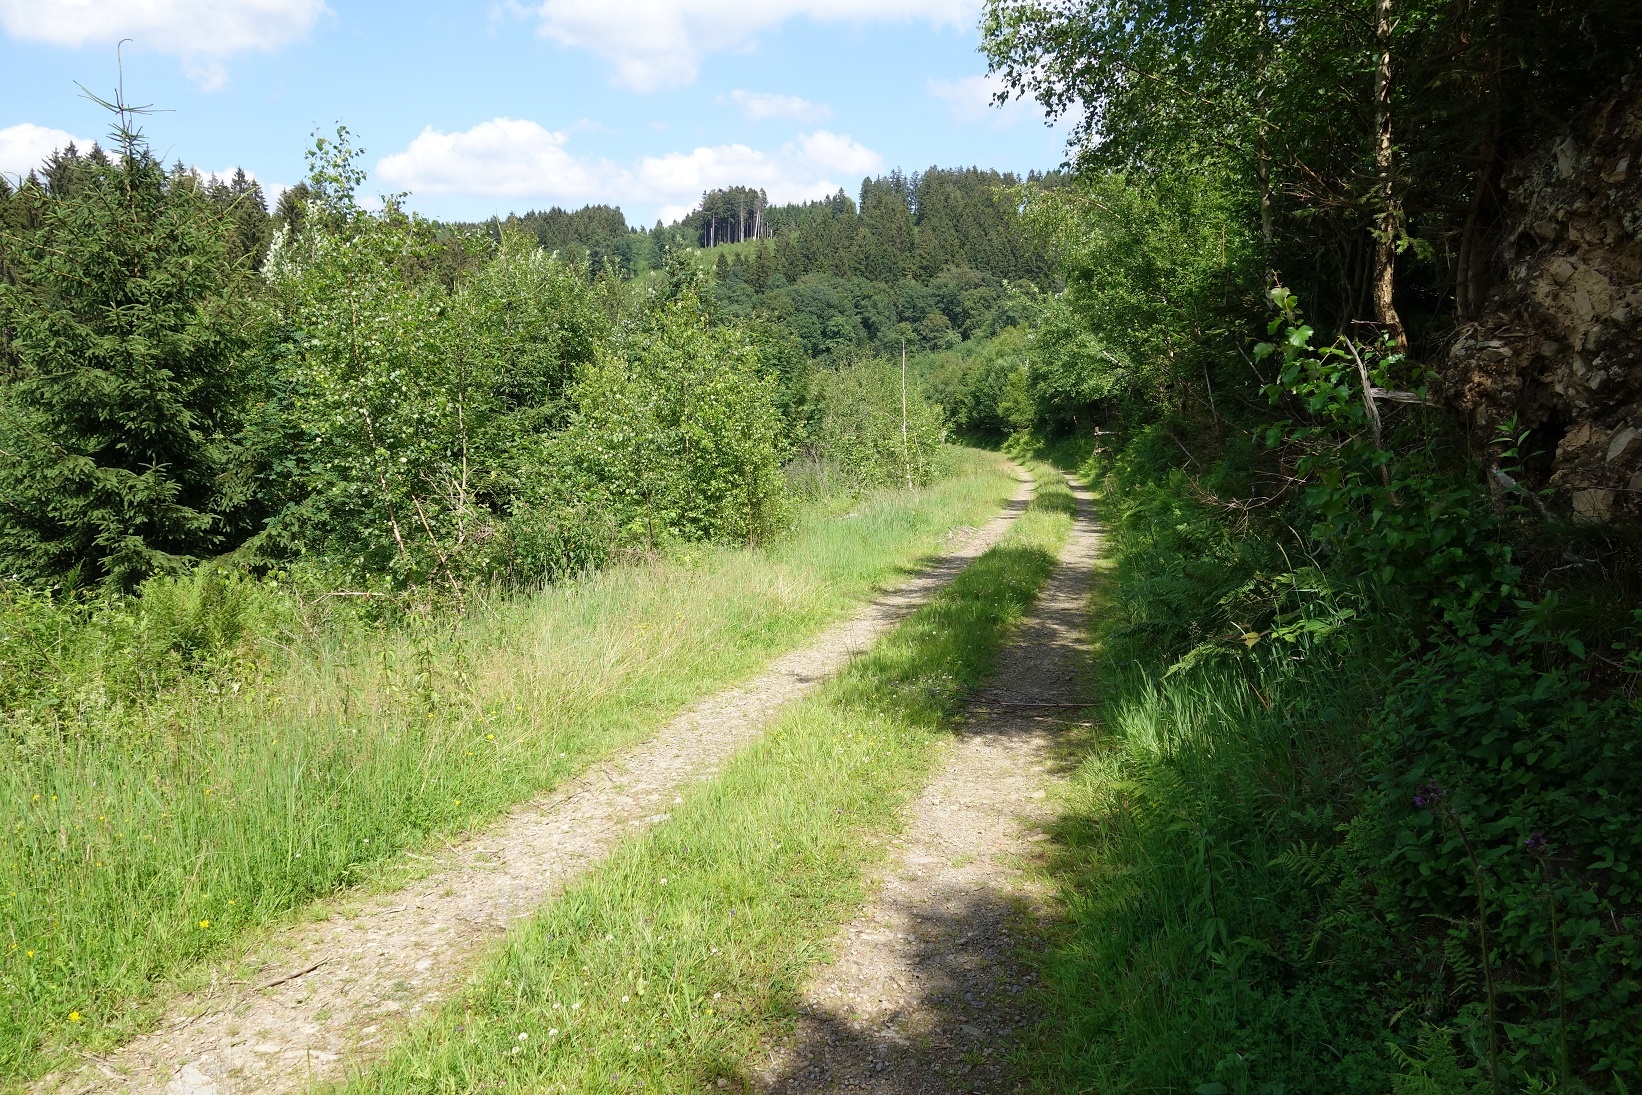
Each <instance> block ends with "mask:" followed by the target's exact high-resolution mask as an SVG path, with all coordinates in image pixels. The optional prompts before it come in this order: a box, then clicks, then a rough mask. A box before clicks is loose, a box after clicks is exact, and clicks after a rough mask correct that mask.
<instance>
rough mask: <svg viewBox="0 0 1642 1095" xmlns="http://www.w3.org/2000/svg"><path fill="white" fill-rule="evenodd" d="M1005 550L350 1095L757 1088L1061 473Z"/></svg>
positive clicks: (1054, 549)
mask: <svg viewBox="0 0 1642 1095" xmlns="http://www.w3.org/2000/svg"><path fill="white" fill-rule="evenodd" d="M1040 491H1041V495H1040V499H1039V501H1038V503H1036V504H1035V505H1034V506H1033V507H1032V509H1031V510H1030V511H1029V512H1028V513H1027V515H1026V516H1024V517H1023V518H1022V519H1021V521H1020V522H1019V523H1018V524H1017V525H1016V526H1015V527H1014V528H1013V529H1012V530H1011V532H1010V533H1009V535H1008V537H1007V538H1006V539H1005V540H1004V541H1003V542H1002V543H1000V544H999V545H998V546H996V547H994V548H993V549H992V550H991V551H989V552H988V553H987V554H986V555H985V556H983V557H982V558H981V559H980V560H978V561H977V562H976V563H974V564H973V565H972V566H970V567H969V568H968V569H967V570H966V571H965V572H964V573H963V574H961V575H960V576H959V577H958V578H957V579H956V580H955V581H954V582H953V583H952V584H951V585H950V586H949V587H948V588H947V589H946V590H945V591H943V592H942V594H941V595H940V596H939V597H937V598H936V599H935V600H934V601H933V602H931V603H930V604H929V605H927V606H925V607H924V608H922V609H920V610H919V611H918V612H917V613H915V614H914V615H913V616H912V617H910V618H909V619H908V620H907V621H905V622H904V623H902V624H901V625H900V626H899V627H898V628H896V630H895V631H893V632H892V633H891V634H890V635H888V636H886V637H885V638H884V639H883V640H882V641H880V642H879V643H878V644H877V645H876V646H875V647H874V649H873V650H872V651H871V652H870V653H869V654H868V655H866V656H865V657H863V658H862V659H860V660H859V661H858V662H856V663H855V664H854V665H852V666H851V667H850V669H848V670H847V671H846V672H844V673H843V674H841V675H840V676H839V677H838V678H836V679H834V680H833V681H831V682H829V683H828V684H827V685H825V686H824V687H823V688H822V689H821V690H820V691H819V692H818V693H817V694H816V695H815V696H813V697H811V698H809V699H807V700H804V701H801V702H799V703H798V704H796V705H795V706H794V707H793V709H792V710H790V711H789V712H788V713H787V714H786V715H785V716H784V717H782V718H781V719H780V720H779V721H778V723H777V725H776V726H774V727H773V728H772V729H771V731H770V732H769V733H768V734H767V735H765V736H764V737H763V738H761V739H760V740H759V741H758V742H756V743H755V744H754V745H752V746H750V747H749V748H747V749H746V750H745V751H744V752H742V753H741V754H740V755H738V756H737V757H736V759H735V760H734V761H732V762H731V763H730V764H729V765H728V766H727V767H726V769H725V771H724V773H723V774H722V775H721V776H720V777H718V778H717V779H715V780H714V781H712V782H711V783H710V784H706V785H703V786H701V787H698V788H697V789H695V790H693V791H692V792H690V793H689V794H688V795H687V796H686V798H685V801H684V803H683V804H682V805H680V806H676V807H674V809H673V811H672V818H671V819H670V820H669V821H667V822H666V823H664V824H662V825H660V826H658V827H657V828H656V829H654V830H652V831H651V832H650V833H649V834H648V835H646V836H645V837H643V838H640V839H637V840H634V841H632V842H630V843H628V844H626V845H624V846H623V847H621V848H620V849H618V850H617V852H616V853H615V854H614V855H613V856H612V857H611V858H610V859H609V860H607V861H606V862H605V863H604V864H602V865H600V866H599V867H598V868H597V869H596V870H594V871H593V872H592V873H591V874H590V875H588V876H587V877H585V878H584V879H583V880H582V881H581V882H579V883H578V884H576V885H575V886H573V887H571V889H570V890H569V891H568V892H567V893H566V894H565V895H564V896H563V897H562V898H561V899H560V900H559V901H557V902H555V903H554V904H553V905H552V906H550V907H549V908H547V909H546V910H544V911H543V912H542V913H541V914H540V915H539V916H538V917H537V918H536V919H535V920H534V921H533V922H532V923H531V924H529V925H528V926H526V927H525V928H523V929H522V930H521V931H519V932H518V933H517V934H516V935H514V936H513V937H512V938H511V939H510V940H509V941H508V943H507V944H506V945H505V946H504V947H503V948H502V950H501V952H500V954H499V955H498V956H497V957H496V959H495V960H494V961H493V962H492V963H491V964H490V965H489V967H488V968H487V969H485V970H484V971H483V972H482V974H481V976H480V977H479V979H478V981H477V983H476V984H475V986H474V987H473V988H471V989H470V990H469V991H467V992H466V993H465V994H464V995H463V996H461V997H459V998H456V999H454V1000H452V1001H451V1002H450V1003H449V1004H448V1005H447V1006H446V1008H445V1009H444V1011H443V1012H442V1013H441V1014H440V1015H438V1016H436V1017H434V1018H433V1019H432V1020H430V1021H428V1022H426V1023H424V1024H423V1025H422V1026H420V1027H417V1028H415V1029H413V1031H412V1032H411V1033H410V1034H409V1036H408V1037H407V1038H406V1040H405V1041H404V1042H403V1043H402V1044H401V1045H400V1047H399V1048H398V1049H397V1050H395V1051H394V1052H393V1053H391V1054H390V1055H389V1056H388V1057H387V1058H386V1059H384V1060H383V1061H381V1062H379V1063H377V1064H376V1065H374V1066H373V1067H372V1068H371V1069H370V1070H369V1071H368V1072H366V1073H365V1074H364V1075H362V1076H360V1077H357V1078H356V1079H355V1080H354V1081H353V1082H352V1083H351V1085H350V1086H349V1087H348V1088H347V1090H348V1091H350V1092H364V1091H384V1090H386V1091H416V1092H467V1091H475V1090H479V1089H480V1088H481V1087H484V1088H486V1089H497V1090H516V1091H553V1090H565V1091H576V1092H599V1091H647V1092H649V1091H679V1092H683V1091H700V1090H704V1089H708V1088H712V1087H714V1086H715V1084H716V1083H717V1081H719V1080H720V1079H724V1080H730V1081H733V1082H734V1089H736V1090H747V1088H745V1087H744V1086H743V1084H744V1083H745V1082H746V1081H747V1080H748V1077H747V1062H748V1061H749V1060H752V1059H753V1058H755V1057H756V1056H757V1054H758V1051H759V1048H760V1046H762V1045H764V1044H767V1042H768V1041H769V1040H771V1039H779V1038H780V1037H782V1035H783V1034H784V1033H785V1032H786V1031H787V1030H788V1029H789V1023H790V1019H791V1016H792V1014H793V1010H794V1007H795V1005H796V1003H797V1001H798V999H799V995H800V992H801V988H802V985H803V984H804V982H805V980H806V978H807V976H808V975H809V974H810V973H811V972H812V971H813V969H814V967H815V965H816V963H818V962H820V961H822V960H823V959H824V958H825V957H826V948H827V944H828V941H829V940H830V939H831V938H832V937H833V935H834V933H835V932H836V930H837V928H838V926H839V925H840V924H841V923H842V922H843V921H845V920H846V919H847V918H848V917H849V916H850V915H851V914H852V913H853V911H854V910H855V908H857V907H858V904H859V903H860V902H861V901H862V900H863V899H864V898H865V897H866V896H867V892H866V891H867V884H868V881H869V879H870V873H869V872H868V871H867V870H866V869H867V868H868V867H869V866H870V865H871V864H873V863H874V862H875V861H876V860H878V859H879V858H880V857H881V855H882V853H883V848H884V846H885V843H886V841H887V839H888V837H889V836H890V835H891V834H892V833H893V832H894V831H895V830H896V828H897V827H898V823H899V816H900V811H901V809H902V807H903V806H904V805H905V804H906V803H907V802H908V801H909V799H910V798H911V797H912V796H913V795H914V794H915V793H916V791H917V789H918V788H919V787H920V786H921V785H922V784H923V783H924V781H925V780H926V778H927V776H928V775H929V773H930V770H931V767H932V765H933V764H934V762H935V760H936V759H937V758H938V756H939V746H940V743H941V742H942V740H943V738H944V731H946V730H947V729H948V728H949V727H950V726H951V725H952V724H953V722H954V720H955V719H956V718H958V717H959V716H960V715H961V713H962V710H963V700H964V697H965V695H966V694H967V693H968V691H969V690H970V689H972V688H973V687H974V686H976V685H977V684H978V683H980V682H981V680H982V679H983V678H984V676H985V674H986V672H987V671H988V669H989V667H990V666H991V665H992V663H993V659H994V655H995V653H996V651H997V649H998V647H999V645H1000V643H1001V642H1002V641H1003V640H1004V639H1005V638H1006V637H1007V635H1008V633H1009V630H1010V628H1011V626H1012V625H1013V624H1014V622H1015V621H1016V620H1018V619H1019V618H1020V617H1021V616H1022V615H1023V614H1024V613H1025V611H1026V610H1027V608H1028V607H1029V606H1030V604H1031V601H1032V599H1033V597H1034V595H1035V594H1036V592H1037V590H1038V588H1039V587H1040V586H1041V584H1042V583H1043V581H1044V579H1045V578H1047V577H1048V575H1049V573H1050V570H1051V569H1052V567H1053V565H1054V560H1055V558H1056V557H1057V555H1058V553H1059V548H1060V544H1061V542H1062V541H1063V539H1064V537H1065V535H1066V532H1067V529H1068V528H1069V527H1070V520H1069V519H1068V517H1067V515H1066V513H1067V509H1068V506H1067V501H1068V500H1069V496H1068V495H1067V492H1066V491H1065V488H1064V485H1062V484H1061V483H1060V481H1059V479H1058V477H1055V476H1054V475H1053V473H1050V475H1049V477H1048V480H1047V482H1042V483H1041V485H1040Z"/></svg>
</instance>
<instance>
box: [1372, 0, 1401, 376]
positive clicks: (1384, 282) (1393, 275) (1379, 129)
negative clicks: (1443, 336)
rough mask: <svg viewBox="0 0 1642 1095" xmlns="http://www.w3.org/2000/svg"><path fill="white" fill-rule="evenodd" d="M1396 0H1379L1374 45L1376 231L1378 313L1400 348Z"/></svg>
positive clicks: (1376, 295)
mask: <svg viewBox="0 0 1642 1095" xmlns="http://www.w3.org/2000/svg"><path fill="white" fill-rule="evenodd" d="M1391 3H1392V0H1375V3H1374V16H1375V18H1374V47H1375V50H1376V51H1377V52H1378V54H1379V57H1378V59H1377V61H1376V63H1375V65H1374V170H1375V173H1376V175H1377V177H1378V185H1379V191H1380V218H1379V224H1378V226H1377V227H1376V229H1375V232H1374V244H1375V247H1374V281H1373V295H1374V315H1375V318H1376V319H1377V320H1379V323H1380V326H1381V327H1382V328H1384V329H1385V332H1386V333H1387V334H1389V335H1390V336H1391V341H1392V344H1393V345H1395V346H1396V347H1397V349H1398V350H1402V351H1406V350H1407V349H1408V332H1407V331H1406V330H1404V329H1403V321H1402V317H1401V316H1399V315H1398V314H1397V305H1396V303H1395V301H1394V300H1393V295H1394V290H1395V289H1396V281H1397V222H1398V221H1399V220H1400V219H1401V217H1400V216H1399V213H1400V212H1401V210H1400V209H1399V208H1398V203H1397V193H1396V184H1395V180H1394V178H1393V171H1392V168H1393V166H1394V160H1395V151H1394V149H1393V147H1392V143H1391V32H1392V30H1393V29H1394V28H1395V26H1396V22H1395V20H1393V19H1392V17H1391Z"/></svg>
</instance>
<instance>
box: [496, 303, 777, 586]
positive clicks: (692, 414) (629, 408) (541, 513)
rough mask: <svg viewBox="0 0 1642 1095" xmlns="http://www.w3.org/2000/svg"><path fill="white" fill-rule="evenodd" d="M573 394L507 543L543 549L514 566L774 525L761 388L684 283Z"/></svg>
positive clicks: (770, 428) (772, 464)
mask: <svg viewBox="0 0 1642 1095" xmlns="http://www.w3.org/2000/svg"><path fill="white" fill-rule="evenodd" d="M573 401H574V410H573V412H572V414H571V416H570V421H569V424H568V425H567V426H566V427H565V429H564V430H563V431H561V432H560V433H558V434H556V435H554V436H553V437H552V438H551V439H550V440H549V441H547V442H545V443H544V444H543V445H542V446H541V447H540V449H539V452H538V455H537V458H536V460H535V461H534V463H533V465H532V469H531V471H530V473H529V475H530V476H531V480H532V487H531V489H530V492H529V494H528V498H527V501H526V503H525V504H524V505H523V506H521V507H519V508H518V509H517V510H516V511H515V516H514V521H513V525H514V527H515V528H516V529H517V530H518V541H517V542H518V544H519V545H520V548H521V550H531V551H543V552H546V555H544V556H539V557H536V558H535V559H533V560H532V561H530V562H528V563H525V564H523V565H525V566H526V567H527V569H528V568H529V567H532V566H534V567H538V568H541V569H543V570H546V571H549V572H551V571H553V570H555V569H557V568H560V567H563V566H565V565H567V564H569V563H571V562H572V561H574V560H586V561H588V562H592V561H596V560H597V559H599V558H600V557H602V555H603V554H604V553H606V552H608V551H609V550H614V549H619V548H631V547H644V548H646V549H654V548H658V547H661V546H664V545H666V544H668V543H672V542H694V541H708V540H721V541H743V542H745V541H753V540H758V539H761V538H763V537H765V536H767V535H769V534H771V533H772V532H774V531H775V529H776V528H777V527H778V526H779V524H780V522H781V520H782V515H783V506H784V503H783V486H782V480H781V475H780V466H781V456H782V451H781V446H780V440H779V437H780V432H779V431H780V422H781V416H780V413H779V412H778V411H777V409H776V392H775V382H774V380H773V378H771V377H768V376H765V375H763V374H762V373H761V372H760V371H759V369H758V355H757V352H756V350H755V347H754V346H753V344H752V343H751V342H750V341H749V340H748V339H747V338H746V336H745V335H744V334H743V333H742V332H741V330H740V329H739V328H737V327H733V326H721V325H714V324H712V323H711V322H710V321H709V320H708V317H707V316H706V315H705V314H704V312H703V311H702V309H701V306H700V303H699V301H698V299H697V298H696V296H695V295H694V293H693V291H692V292H686V293H685V294H684V295H683V296H681V297H680V298H679V299H677V300H674V301H670V302H666V303H663V304H660V305H658V306H657V307H655V308H654V309H653V310H652V311H650V312H649V313H648V314H647V315H645V316H644V317H643V318H642V319H641V320H640V321H639V323H638V324H637V325H636V327H635V329H634V330H632V331H630V332H628V333H627V334H626V336H625V337H624V338H623V339H622V340H620V341H619V342H618V343H617V344H616V345H615V346H613V347H612V348H610V349H609V350H607V351H606V352H605V354H604V355H603V356H601V358H600V360H599V361H598V363H597V364H595V365H594V366H592V367H591V368H589V369H588V370H587V372H586V374H585V375H584V376H583V377H582V379H581V381H580V382H579V383H578V384H577V386H576V389H575V392H574V395H573Z"/></svg>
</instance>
